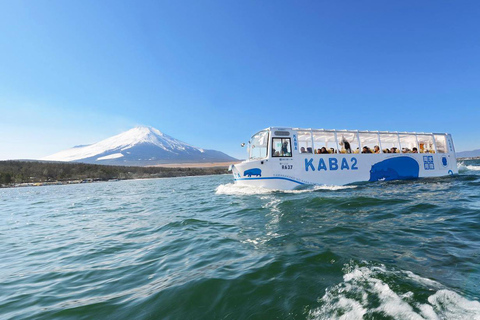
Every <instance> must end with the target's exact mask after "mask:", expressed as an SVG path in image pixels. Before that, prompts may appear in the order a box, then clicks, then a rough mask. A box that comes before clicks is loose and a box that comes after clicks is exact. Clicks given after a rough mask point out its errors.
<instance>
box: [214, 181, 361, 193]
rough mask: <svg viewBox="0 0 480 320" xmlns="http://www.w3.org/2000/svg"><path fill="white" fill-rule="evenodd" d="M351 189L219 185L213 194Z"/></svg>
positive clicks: (338, 187)
mask: <svg viewBox="0 0 480 320" xmlns="http://www.w3.org/2000/svg"><path fill="white" fill-rule="evenodd" d="M353 188H356V186H312V187H309V188H305V189H300V190H278V189H265V188H261V187H255V186H244V185H238V184H235V183H227V184H221V185H219V186H218V187H217V189H216V191H215V193H216V194H228V195H252V194H271V193H305V192H313V191H317V190H329V191H337V190H345V189H353Z"/></svg>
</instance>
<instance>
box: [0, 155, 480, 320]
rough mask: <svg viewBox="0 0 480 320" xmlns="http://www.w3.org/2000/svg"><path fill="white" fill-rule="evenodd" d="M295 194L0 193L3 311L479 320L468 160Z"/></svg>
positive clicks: (479, 174)
mask: <svg viewBox="0 0 480 320" xmlns="http://www.w3.org/2000/svg"><path fill="white" fill-rule="evenodd" d="M460 172H461V173H460V175H458V176H455V177H445V178H436V179H424V180H416V181H403V182H384V183H366V184H361V185H356V186H348V187H317V188H313V189H303V190H297V191H291V192H280V191H266V190H262V189H252V188H242V187H237V186H234V185H233V184H232V178H231V177H230V176H208V177H189V178H173V179H156V180H138V181H121V182H112V183H97V184H85V185H67V186H50V187H32V188H18V189H1V190H0V213H1V222H0V318H1V319H116V320H118V319H332V318H342V319H361V318H362V317H363V318H364V319H480V302H479V300H480V269H479V263H480V161H466V162H464V163H462V164H461V165H460Z"/></svg>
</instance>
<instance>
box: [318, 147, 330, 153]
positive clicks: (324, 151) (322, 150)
mask: <svg viewBox="0 0 480 320" xmlns="http://www.w3.org/2000/svg"><path fill="white" fill-rule="evenodd" d="M320 153H321V154H328V151H327V148H325V147H322V149H321V150H320Z"/></svg>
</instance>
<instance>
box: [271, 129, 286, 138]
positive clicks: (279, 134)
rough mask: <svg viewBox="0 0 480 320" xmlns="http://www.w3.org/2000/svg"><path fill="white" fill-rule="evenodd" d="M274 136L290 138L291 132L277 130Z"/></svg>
mask: <svg viewBox="0 0 480 320" xmlns="http://www.w3.org/2000/svg"><path fill="white" fill-rule="evenodd" d="M274 134H275V135H276V136H280V137H288V136H289V135H290V132H288V131H280V130H277V131H275V132H274Z"/></svg>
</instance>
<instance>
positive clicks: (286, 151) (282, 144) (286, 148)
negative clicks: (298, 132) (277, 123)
mask: <svg viewBox="0 0 480 320" xmlns="http://www.w3.org/2000/svg"><path fill="white" fill-rule="evenodd" d="M291 156H292V144H291V142H290V138H273V139H272V157H291Z"/></svg>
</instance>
